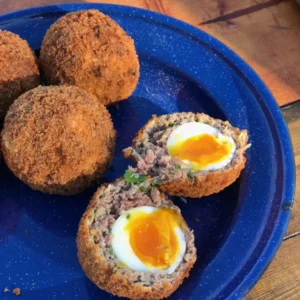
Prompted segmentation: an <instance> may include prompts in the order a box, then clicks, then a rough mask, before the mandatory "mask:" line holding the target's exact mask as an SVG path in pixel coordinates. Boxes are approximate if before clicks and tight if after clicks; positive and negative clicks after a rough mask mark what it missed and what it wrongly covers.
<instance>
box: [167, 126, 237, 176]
mask: <svg viewBox="0 0 300 300" xmlns="http://www.w3.org/2000/svg"><path fill="white" fill-rule="evenodd" d="M201 134H209V135H211V136H216V137H217V138H218V139H219V140H221V141H226V142H228V143H230V144H231V145H232V148H231V151H230V153H229V155H228V156H227V157H225V158H224V159H222V160H221V161H218V162H215V163H211V164H209V165H208V166H206V167H202V168H201V171H209V170H217V169H221V168H224V167H225V166H227V165H228V164H230V162H231V161H232V159H233V157H234V153H235V150H236V145H235V142H234V140H233V139H232V138H231V137H229V136H226V135H224V134H222V133H221V131H220V130H219V129H217V128H215V127H212V126H210V125H207V124H204V123H201V122H188V123H184V124H182V125H180V126H178V127H177V128H176V129H174V130H173V131H172V132H171V134H170V136H169V138H168V140H167V149H168V152H169V149H170V148H171V147H174V146H176V145H178V144H181V143H182V142H184V141H185V140H187V139H189V138H191V137H194V136H199V135H201ZM169 154H170V152H169ZM182 162H183V164H182V165H181V167H182V168H185V169H196V170H199V169H198V168H194V167H193V166H195V165H197V163H195V162H192V161H189V160H183V161H182Z"/></svg>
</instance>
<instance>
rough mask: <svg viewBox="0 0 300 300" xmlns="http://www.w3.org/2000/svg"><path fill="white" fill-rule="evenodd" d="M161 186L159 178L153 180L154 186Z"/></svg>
mask: <svg viewBox="0 0 300 300" xmlns="http://www.w3.org/2000/svg"><path fill="white" fill-rule="evenodd" d="M161 184H162V180H161V179H160V178H157V179H156V180H155V182H154V183H153V185H154V186H158V185H161Z"/></svg>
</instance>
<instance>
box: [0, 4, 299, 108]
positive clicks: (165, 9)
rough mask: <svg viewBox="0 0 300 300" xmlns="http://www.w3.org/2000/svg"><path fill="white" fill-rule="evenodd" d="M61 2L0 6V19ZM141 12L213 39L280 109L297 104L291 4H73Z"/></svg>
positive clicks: (295, 13)
mask: <svg viewBox="0 0 300 300" xmlns="http://www.w3.org/2000/svg"><path fill="white" fill-rule="evenodd" d="M67 2H70V1H66V0H23V1H11V0H0V13H6V12H9V11H13V10H18V9H23V8H27V7H32V6H38V5H46V4H52V3H56V4H58V3H67ZM77 2H107V3H114V4H124V5H130V6H136V7H140V8H146V9H150V10H153V11H157V12H160V13H163V14H167V15H170V16H173V17H175V18H178V19H181V20H183V21H186V22H188V23H190V24H192V25H194V26H197V27H198V28H200V29H202V30H204V31H206V32H208V33H210V34H211V35H213V36H215V37H217V38H218V39H219V40H221V41H222V42H223V43H225V44H226V45H228V46H229V47H230V48H232V49H233V50H234V51H235V52H237V53H238V54H239V55H240V56H241V57H242V58H244V59H245V60H246V61H247V62H248V63H249V64H250V65H251V66H252V67H253V68H254V69H255V70H256V72H257V73H258V74H259V75H260V76H261V77H262V79H263V80H264V81H265V82H266V84H267V86H268V87H269V89H270V90H271V91H272V93H273V95H274V96H275V98H276V100H277V102H278V103H279V104H280V105H283V104H286V103H290V102H293V101H295V100H297V99H300V72H299V71H298V70H299V68H297V67H295V66H297V65H298V64H299V63H300V51H299V49H300V8H299V6H298V5H297V4H296V1H294V0H243V1H239V0H202V1H199V0H172V1H170V0H105V1H98V0H96V1H93V0H87V1H82V0H79V1H78V0H77Z"/></svg>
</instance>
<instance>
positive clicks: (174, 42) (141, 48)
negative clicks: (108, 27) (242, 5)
mask: <svg viewBox="0 0 300 300" xmlns="http://www.w3.org/2000/svg"><path fill="white" fill-rule="evenodd" d="M91 8H96V9H99V10H100V11H102V12H104V13H105V14H108V15H109V16H111V18H113V19H114V20H115V21H117V22H118V23H119V24H120V25H121V26H122V27H123V28H124V29H125V30H126V32H127V33H128V34H129V35H130V36H131V37H132V38H133V39H134V41H135V45H136V49H137V52H138V55H139V60H140V64H141V76H140V79H139V83H138V87H137V89H136V91H135V92H134V94H133V96H132V97H130V98H129V99H128V100H127V101H123V102H122V103H120V104H119V105H118V106H112V107H110V108H109V110H110V112H111V114H112V117H113V121H114V126H115V128H116V130H117V132H118V137H117V148H116V154H115V157H114V161H113V165H112V167H111V168H110V170H109V171H108V173H107V174H106V176H105V178H104V181H106V182H107V181H112V180H114V179H115V178H117V177H119V176H121V175H123V173H124V170H125V169H126V168H127V166H128V164H130V161H129V160H126V159H124V158H123V155H122V149H124V148H125V147H127V146H129V145H130V144H131V141H132V138H133V137H134V136H135V133H136V132H137V130H138V129H139V128H140V127H141V126H142V125H143V124H145V122H146V121H147V120H148V119H149V118H150V117H151V116H152V115H153V114H156V115H162V114H167V113H173V112H181V111H192V112H205V113H207V114H209V115H211V116H212V117H214V118H220V119H223V120H229V121H230V123H232V125H234V126H236V127H239V128H242V129H247V130H248V131H249V136H250V143H251V144H252V147H251V148H250V149H248V150H247V165H246V169H245V170H244V171H243V172H242V175H241V177H240V179H239V180H238V181H237V182H235V183H234V184H233V185H231V186H230V187H228V188H226V189H225V190H224V191H222V192H221V193H219V194H216V195H213V196H210V197H204V198H202V199H199V200H198V199H195V200H193V199H188V200H187V203H184V202H182V201H180V200H179V199H176V198H175V199H174V201H175V202H176V204H177V205H179V206H180V208H181V210H182V213H183V216H184V217H185V219H186V220H187V223H188V225H189V226H190V227H191V228H192V229H193V230H194V232H195V237H196V247H197V249H198V260H197V263H196V264H195V266H194V268H193V270H192V272H191V274H190V276H189V278H188V279H186V280H185V281H184V283H183V285H182V286H181V287H180V288H179V289H178V290H177V291H176V292H175V293H174V294H173V295H172V296H171V297H170V299H184V300H186V299H193V300H194V299H195V300H196V299H202V300H203V299H241V298H243V297H244V296H245V295H246V294H247V293H248V292H249V290H250V289H251V288H252V287H253V285H254V284H255V283H256V281H257V280H258V279H259V278H260V276H261V275H262V273H263V272H264V270H265V269H266V267H267V266H268V264H269V263H270V261H271V260H272V258H273V257H274V255H275V253H276V251H277V249H278V247H279V245H280V243H281V241H282V238H283V235H284V233H285V230H286V228H287V224H288V220H289V217H290V214H291V207H292V203H293V195H294V184H295V174H294V157H293V151H292V145H291V141H290V137H289V133H288V130H287V127H286V124H285V122H284V119H283V117H282V115H281V113H280V110H279V108H278V106H277V104H276V102H275V100H274V98H273V97H272V96H271V94H270V92H269V91H268V89H267V88H266V86H265V85H264V83H263V82H262V81H261V80H260V78H259V77H258V76H257V75H256V74H255V72H254V71H253V70H252V69H251V68H250V67H249V66H248V65H247V64H246V63H245V62H244V61H243V60H241V59H240V58H239V57H238V56H237V55H236V54H234V53H233V52H232V51H231V50H230V49H228V48H227V47H226V46H224V45H223V44H222V43H220V42H218V41H217V40H216V39H214V38H212V37H211V36H209V35H208V34H206V33H204V32H202V31H200V30H198V29H196V28H195V27H192V26H190V25H188V24H185V23H183V22H180V21H178V20H175V19H172V18H169V17H166V16H163V15H160V14H156V13H153V12H150V11H146V10H141V9H135V8H132V7H125V6H113V5H101V4H74V5H72V4H68V5H56V6H46V7H40V8H34V9H29V10H24V11H19V12H14V13H11V14H8V15H5V16H2V17H0V28H1V29H6V30H10V31H13V32H15V33H17V34H19V35H20V36H21V37H22V38H23V39H25V40H27V41H28V43H29V44H30V46H31V47H32V48H33V49H34V50H35V51H36V52H37V54H38V52H39V48H40V46H41V42H42V39H43V36H44V35H45V32H46V30H47V29H48V28H49V26H50V25H51V24H52V23H53V22H55V21H56V20H57V19H58V18H59V17H61V16H63V15H64V14H66V13H68V12H71V11H76V10H81V9H91ZM0 169H1V170H0V298H1V299H15V295H13V294H12V292H11V290H12V289H13V288H15V287H19V288H20V289H21V292H22V299H28V300H33V299H72V300H73V299H103V300H104V299H112V298H113V296H111V295H109V294H108V293H106V292H104V291H101V290H100V289H98V288H97V287H96V286H95V285H94V284H93V283H92V282H91V281H89V280H88V279H87V277H86V276H85V274H84V273H83V271H82V270H81V267H80V265H79V263H78V260H77V249H76V242H75V239H76V233H77V228H78V223H79V220H80V217H81V216H82V214H83V212H84V210H85V208H86V207H87V204H88V202H89V199H90V198H91V196H92V194H93V192H94V191H95V188H94V189H90V190H88V191H87V192H85V193H83V194H80V195H78V196H75V197H74V196H73V197H62V196H50V195H45V194H42V193H40V192H36V191H33V190H31V189H30V188H29V187H27V186H26V185H24V184H23V183H22V182H20V181H19V180H18V179H17V178H16V177H14V175H13V174H12V173H11V172H10V171H9V170H8V169H7V167H6V166H5V165H4V163H3V162H2V163H1V165H0ZM5 287H7V288H9V289H10V292H6V293H5V292H4V291H3V290H4V288H5Z"/></svg>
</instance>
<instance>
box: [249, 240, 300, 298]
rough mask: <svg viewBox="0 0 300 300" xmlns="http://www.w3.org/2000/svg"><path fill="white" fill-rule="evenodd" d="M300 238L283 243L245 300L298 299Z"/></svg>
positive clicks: (299, 290) (299, 296)
mask: <svg viewBox="0 0 300 300" xmlns="http://www.w3.org/2000/svg"><path fill="white" fill-rule="evenodd" d="M299 248H300V236H297V237H294V238H292V239H288V240H286V241H284V242H283V243H282V245H281V247H280V249H279V251H278V252H277V255H276V257H275V259H274V260H273V261H272V263H271V264H270V266H269V268H268V270H267V271H266V272H265V274H264V275H263V276H262V278H261V279H260V280H259V281H258V283H257V284H256V286H255V287H254V288H253V290H252V291H251V292H250V294H249V295H248V296H247V297H246V298H245V300H287V299H288V300H299V299H300V268H299V266H300V255H299Z"/></svg>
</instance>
